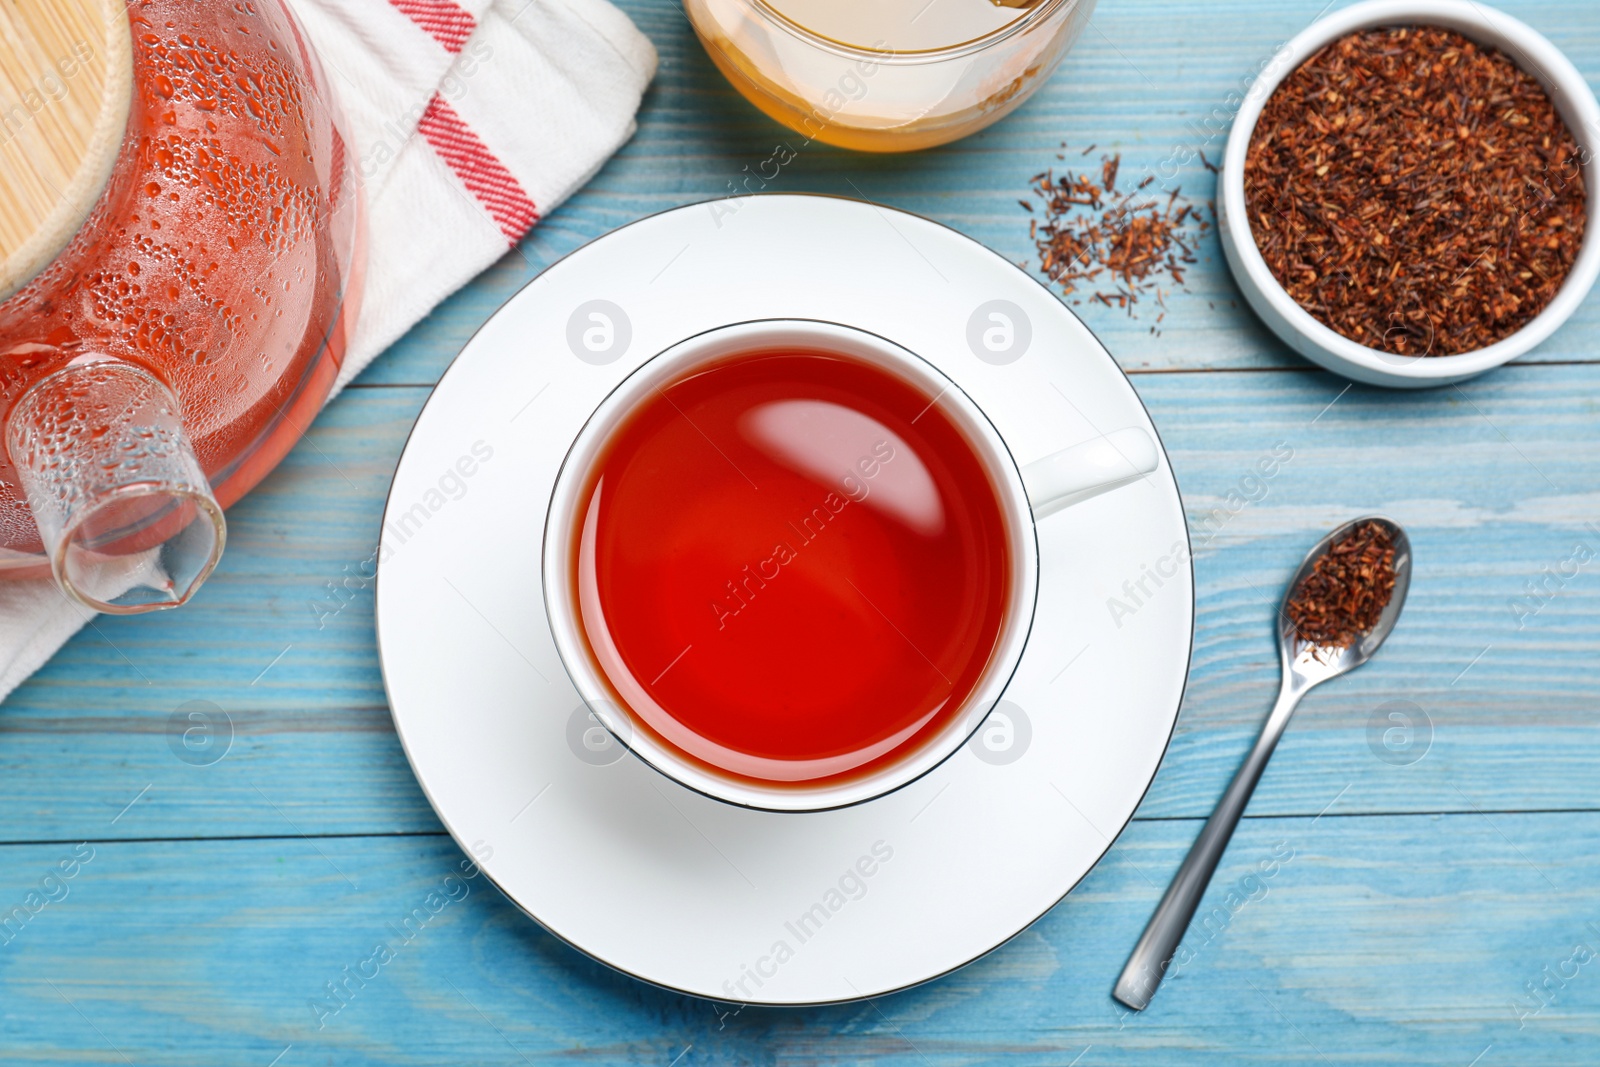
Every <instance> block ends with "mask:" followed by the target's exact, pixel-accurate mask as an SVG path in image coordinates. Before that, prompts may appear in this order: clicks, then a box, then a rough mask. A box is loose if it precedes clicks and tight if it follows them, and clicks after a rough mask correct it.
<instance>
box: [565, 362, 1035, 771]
mask: <svg viewBox="0 0 1600 1067" xmlns="http://www.w3.org/2000/svg"><path fill="white" fill-rule="evenodd" d="M576 514H577V515H578V516H579V517H580V520H579V521H580V522H581V529H580V530H576V531H574V532H573V533H574V538H573V543H574V549H575V550H574V551H573V553H572V556H573V561H572V566H573V567H574V568H575V574H574V579H575V580H574V582H573V588H574V589H575V590H576V599H577V601H578V603H577V613H578V618H579V620H580V625H581V628H582V630H583V632H584V635H585V641H586V644H587V645H588V647H589V651H590V653H591V655H592V656H593V657H594V659H595V661H596V663H597V665H598V666H599V668H600V671H601V673H602V674H603V675H605V677H606V678H607V679H609V680H610V682H611V683H612V687H613V689H614V691H615V693H616V695H617V696H618V698H619V699H620V701H621V702H622V703H623V704H624V706H627V707H628V708H629V709H630V710H631V711H632V712H633V713H634V714H633V716H632V717H633V719H634V720H636V721H637V722H638V723H639V724H641V725H642V726H643V728H645V729H649V730H652V731H653V732H654V733H656V734H657V735H658V736H660V737H661V738H662V740H663V741H665V742H666V743H668V744H672V745H674V746H675V747H677V748H678V749H680V750H681V751H683V752H684V753H685V754H686V755H688V756H690V757H692V758H694V759H697V760H700V761H701V762H703V763H706V764H708V765H710V766H712V767H714V768H716V769H718V770H721V771H724V772H731V773H735V774H742V775H745V776H748V777H751V778H758V779H763V780H767V781H780V782H781V781H790V782H801V781H808V782H809V781H813V780H815V779H819V778H825V777H833V776H839V775H855V774H859V773H868V772H870V771H871V770H873V769H875V768H877V767H878V766H881V765H883V764H884V763H885V762H886V761H889V760H892V759H894V758H895V757H896V756H897V755H899V754H902V753H904V752H905V751H907V750H908V749H911V748H914V747H915V746H917V745H919V744H920V742H921V741H923V740H924V739H926V738H929V737H931V736H933V735H935V734H937V733H938V732H939V731H940V730H941V728H943V727H944V726H945V725H947V724H948V723H949V721H950V720H951V719H952V718H953V717H954V716H955V715H956V714H957V713H958V712H959V711H960V710H961V708H962V705H963V703H964V702H965V700H966V698H967V696H968V695H969V694H970V693H971V692H972V690H973V689H974V688H975V687H976V686H977V684H978V683H979V681H980V679H981V678H982V677H983V675H984V671H985V668H986V667H987V665H988V663H989V660H990V657H991V654H992V653H993V651H994V649H995V646H996V642H997V640H998V637H999V634H1000V630H1001V625H1002V622H1003V620H1004V618H1005V615H1006V611H1007V608H1008V596H1009V593H1008V590H1009V589H1010V582H1011V566H1012V563H1011V560H1010V558H1009V548H1008V539H1007V526H1006V520H1005V517H1004V512H1003V510H1002V506H1001V503H1000V500H999V498H998V496H997V491H996V488H995V486H994V485H993V484H992V483H991V481H990V478H989V475H988V473H987V472H986V470H985V468H984V465H983V462H982V461H981V460H980V458H979V456H978V455H977V454H976V453H975V451H974V448H973V446H972V445H971V444H970V443H969V441H968V439H967V437H966V436H965V434H964V433H963V432H962V430H961V429H960V428H959V427H958V426H957V425H956V424H955V423H954V422H953V421H952V420H951V418H950V417H949V416H948V415H947V414H946V413H945V411H944V409H943V408H942V407H941V405H940V404H938V403H937V402H936V398H934V397H930V396H928V395H926V394H925V393H924V392H923V391H922V389H920V388H919V387H917V386H915V385H913V384H912V383H910V382H908V381H906V380H903V379H902V378H900V377H899V376H897V375H895V374H893V373H891V372H890V371H888V370H886V369H884V368H882V367H880V366H877V365H875V364H872V363H868V362H867V361H865V360H863V359H860V358H857V357H853V356H845V355H841V354H836V353H830V352H810V351H792V350H779V351H759V352H749V353H743V354H739V355H736V356H732V357H724V358H722V359H721V360H719V361H716V362H714V363H711V364H709V365H705V366H701V367H699V368H696V369H694V370H693V371H691V372H687V373H685V374H684V375H682V376H681V377H679V378H678V379H676V380H673V381H671V382H670V383H669V384H667V385H665V386H663V387H661V388H658V389H656V390H654V391H652V392H651V393H649V394H648V395H647V396H646V398H645V399H644V400H642V401H641V402H639V403H638V404H636V405H635V406H634V407H633V408H632V410H630V411H629V412H628V413H627V414H626V415H625V416H623V418H622V420H621V421H620V422H619V423H618V425H617V426H616V427H615V428H614V429H613V430H612V432H611V434H610V436H609V438H608V440H607V442H606V444H605V446H604V447H603V449H602V451H601V453H600V459H599V461H598V462H597V463H596V464H595V465H594V467H593V469H592V470H591V471H590V472H589V476H588V480H587V483H586V488H585V489H584V491H583V493H582V495H581V496H580V504H579V508H578V511H577V513H576Z"/></svg>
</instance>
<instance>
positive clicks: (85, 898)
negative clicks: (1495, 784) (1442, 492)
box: [0, 813, 1600, 1067]
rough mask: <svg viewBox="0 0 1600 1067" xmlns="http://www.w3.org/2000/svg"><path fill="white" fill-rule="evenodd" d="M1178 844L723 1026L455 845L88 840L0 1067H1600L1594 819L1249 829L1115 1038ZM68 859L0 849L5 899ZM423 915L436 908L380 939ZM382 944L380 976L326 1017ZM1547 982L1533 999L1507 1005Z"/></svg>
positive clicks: (1161, 842) (1455, 819) (10, 1022)
mask: <svg viewBox="0 0 1600 1067" xmlns="http://www.w3.org/2000/svg"><path fill="white" fill-rule="evenodd" d="M1197 829H1198V823H1197V821H1194V820H1186V821H1182V822H1155V823H1138V824H1135V826H1134V827H1133V828H1132V829H1131V830H1130V831H1129V832H1128V833H1127V834H1126V835H1125V837H1124V839H1123V840H1122V841H1121V842H1120V843H1119V844H1118V845H1117V847H1116V848H1115V849H1114V851H1113V852H1112V854H1111V856H1110V857H1109V858H1108V860H1107V861H1106V862H1105V863H1103V864H1101V865H1100V867H1098V868H1097V869H1096V870H1095V871H1094V872H1093V873H1092V874H1091V875H1090V876H1089V877H1088V878H1087V879H1086V880H1085V882H1084V884H1083V885H1082V886H1081V887H1079V889H1078V890H1077V891H1076V892H1074V893H1073V894H1072V895H1071V896H1070V897H1069V898H1068V899H1067V901H1066V902H1065V903H1064V904H1063V905H1061V906H1058V907H1057V908H1055V909H1054V910H1053V911H1052V912H1050V913H1049V914H1048V915H1047V916H1046V917H1045V918H1044V919H1043V920H1041V921H1040V922H1039V923H1037V924H1036V925H1035V926H1033V927H1032V928H1031V929H1029V930H1027V931H1026V932H1024V933H1023V934H1022V935H1021V936H1019V937H1018V938H1016V939H1015V940H1014V941H1012V942H1011V943H1010V944H1008V945H1006V946H1004V947H1003V948H1001V949H1000V950H999V951H997V952H995V953H993V954H991V955H990V956H988V957H986V958H984V959H983V960H981V961H979V962H978V963H977V964H975V965H973V966H971V967H969V968H967V969H965V970H962V971H959V972H957V973H955V974H954V975H951V976H949V977H947V978H945V979H943V980H941V981H939V982H935V983H933V984H931V985H928V986H924V987H922V988H919V989H915V990H911V991H908V992H905V993H900V994H896V995H892V996H887V997H883V998H880V999H878V1000H877V1001H875V1002H870V1003H866V1004H857V1005H845V1006H839V1007H829V1008H816V1009H806V1010H770V1009H759V1008H745V1009H744V1010H742V1011H739V1010H737V1008H736V1006H734V1005H719V1004H714V1003H711V1002H707V1001H703V1000H698V999H695V998H690V997H683V996H679V995H676V994H672V993H667V992H663V991H661V990H657V989H654V988H651V987H648V986H645V985H644V984H642V983H639V982H636V981H634V980H632V979H630V978H627V977H624V976H622V975H619V974H617V973H615V972H612V971H610V970H608V969H607V968H605V967H603V966H601V965H600V964H598V963H595V962H593V961H591V960H589V959H587V958H586V957H583V956H581V955H580V954H578V953H577V952H575V951H574V950H572V949H570V948H567V947H566V946H564V945H563V944H562V943H560V942H558V941H557V940H556V939H554V938H553V937H551V936H550V935H548V934H546V933H544V932H543V931H541V930H540V929H539V928H538V927H537V926H536V925H535V924H534V923H532V922H530V921H528V920H526V919H525V918H524V917H523V916H522V915H521V914H520V913H518V912H517V911H516V910H515V909H514V908H513V907H512V906H511V905H509V904H508V903H507V902H505V901H504V900H503V899H502V898H501V897H500V896H498V895H497V894H496V893H494V892H492V891H490V888H489V886H488V885H487V884H486V883H485V881H484V879H483V878H482V877H481V876H480V877H478V878H476V879H473V880H463V881H459V882H452V883H449V884H447V883H446V882H445V879H446V876H447V875H449V874H452V873H457V872H459V867H458V864H459V862H460V861H461V859H462V856H461V854H460V853H459V852H458V851H457V850H456V848H455V846H454V845H453V844H452V843H451V842H450V841H449V840H448V839H447V838H443V837H439V836H422V837H378V838H354V839H347V838H321V839H317V840H305V839H299V838H292V837H291V838H279V839H273V840H252V841H214V842H205V843H198V842H103V841H102V842H98V843H92V844H91V845H89V846H87V847H88V848H92V849H93V856H92V858H91V859H89V860H88V862H87V863H81V862H80V863H79V865H78V866H77V868H76V873H75V875H74V876H73V877H72V878H70V879H62V880H60V881H59V882H52V883H49V884H48V885H47V886H46V888H49V889H50V890H51V892H52V893H53V894H54V895H55V896H57V897H58V898H59V899H57V900H56V901H55V902H53V903H49V904H45V905H43V906H42V907H40V908H39V909H38V912H37V914H34V915H32V916H31V917H29V918H27V919H26V921H18V920H16V919H13V926H12V927H11V928H9V929H8V930H7V931H6V935H5V936H4V940H5V943H4V944H3V945H0V961H3V963H0V991H3V996H0V1047H3V1048H4V1058H5V1060H6V1062H7V1063H8V1064H19V1065H21V1064H45V1063H52V1064H53V1063H59V1062H61V1061H62V1060H67V1059H70V1060H71V1061H73V1062H78V1063H93V1064H122V1063H128V1062H132V1063H152V1062H159V1063H164V1064H194V1065H197V1067H210V1065H213V1064H218V1063H240V1064H257V1065H265V1064H268V1063H272V1062H276V1064H277V1065H278V1067H296V1065H300V1064H311V1063H340V1064H401V1063H406V1064H414V1063H471V1064H492V1063H505V1064H520V1063H546V1062H553V1061H556V1060H558V1059H559V1060H560V1061H561V1062H582V1063H618V1062H636V1063H653V1064H670V1063H673V1062H677V1063H679V1064H739V1065H743V1064H749V1063H798V1064H812V1063H841V1062H863V1061H868V1060H870V1061H872V1062H881V1063H885V1064H890V1065H900V1064H903V1065H906V1067H927V1065H929V1064H934V1065H945V1064H949V1065H952V1067H953V1065H957V1064H988V1063H1002V1062H1004V1063H1017V1064H1055V1065H1065V1064H1068V1063H1071V1062H1073V1061H1074V1058H1075V1057H1079V1056H1081V1057H1082V1059H1081V1060H1079V1061H1078V1062H1081V1063H1083V1064H1085V1065H1088V1064H1111V1063H1125V1064H1139V1065H1154V1067H1159V1065H1164V1064H1174V1065H1176V1064H1183V1065H1188V1064H1192V1063H1195V1062H1197V1061H1199V1060H1201V1059H1204V1060H1206V1061H1208V1062H1217V1063H1229V1064H1307V1063H1321V1062H1324V1061H1325V1062H1328V1063H1335V1062H1339V1063H1373V1062H1382V1063H1394V1064H1458V1065H1461V1067H1466V1065H1467V1064H1469V1063H1472V1062H1474V1057H1477V1056H1480V1055H1481V1056H1482V1058H1481V1059H1480V1060H1478V1061H1477V1062H1478V1063H1479V1065H1480V1067H1490V1065H1495V1064H1507V1063H1542V1064H1563V1065H1579V1064H1583V1065H1587V1064H1591V1063H1592V1062H1593V1053H1594V1047H1595V1045H1594V1043H1595V1040H1596V1031H1597V1029H1600V979H1597V977H1596V975H1595V973H1593V972H1594V971H1595V967H1596V966H1600V965H1597V964H1595V963H1593V962H1592V961H1590V962H1588V963H1587V964H1584V965H1578V964H1574V963H1569V962H1568V961H1570V960H1572V959H1573V952H1574V948H1575V947H1576V946H1577V945H1578V944H1580V943H1586V944H1588V945H1590V946H1593V947H1594V949H1595V950H1596V951H1600V928H1597V926H1596V921H1595V916H1594V889H1593V887H1594V885H1595V883H1596V881H1597V879H1600V859H1597V857H1596V856H1595V854H1594V852H1593V850H1591V849H1581V848H1573V847H1571V845H1572V842H1573V841H1575V840H1593V839H1594V837H1595V836H1596V834H1600V815H1596V814H1594V813H1584V814H1571V813H1566V814H1551V813H1546V814H1520V815H1497V816H1493V817H1485V816H1481V815H1475V814H1468V815H1455V816H1445V817H1429V816H1383V817H1371V818H1339V817H1334V816H1328V817H1325V818H1323V819H1321V820H1313V819H1310V818H1285V819H1256V820H1250V821H1249V822H1248V823H1247V824H1246V825H1245V826H1244V827H1243V828H1242V829H1241V831H1240V833H1239V835H1238V837H1236V838H1235V840H1234V843H1233V845H1232V847H1231V848H1230V850H1229V852H1228V854H1227V856H1226V858H1225V859H1224V861H1223V865H1222V867H1221V869H1220V870H1219V872H1218V877H1217V880H1216V881H1215V882H1214V883H1213V887H1212V892H1211V893H1210V895H1209V896H1208V898H1207V900H1206V902H1205V905H1204V912H1203V914H1206V915H1209V916H1211V919H1210V925H1209V926H1200V927H1196V928H1194V929H1192V930H1191V932H1190V937H1189V939H1188V941H1186V943H1185V945H1186V950H1187V951H1186V952H1184V954H1183V955H1182V956H1181V957H1180V958H1181V959H1182V960H1183V961H1184V962H1183V963H1182V964H1181V965H1180V966H1178V967H1177V969H1176V971H1175V973H1174V975H1173V977H1171V978H1169V980H1168V981H1167V983H1166V985H1165V986H1164V987H1163V988H1162V990H1161V991H1160V993H1159V994H1158V995H1157V997H1156V998H1155V1001H1154V1003H1153V1005H1152V1007H1151V1008H1150V1010H1149V1011H1147V1012H1146V1013H1144V1014H1143V1015H1128V1014H1126V1013H1124V1012H1123V1011H1122V1010H1121V1009H1120V1007H1119V1006H1118V1005H1116V1004H1115V1003H1114V1002H1113V1001H1112V1000H1111V999H1110V997H1109V995H1108V992H1109V989H1110V987H1111V984H1112V982H1113V980H1114V978H1115V976H1116V974H1117V972H1118V971H1119V970H1120V968H1121V965H1122V962H1123V960H1124V958H1125V956H1126V953H1127V951H1128V948H1129V946H1130V945H1131V944H1132V943H1133V941H1134V939H1135V938H1136V937H1137V935H1138V932H1139V930H1140V928H1141V927H1142V924H1143V923H1144V921H1145V919H1146V917H1147V916H1148V914H1149V912H1150V909H1151V908H1152V907H1153V906H1154V903H1155V900H1156V898H1157V895H1158V890H1157V888H1156V887H1157V886H1159V885H1162V884H1164V883H1165V881H1166V879H1167V878H1168V877H1169V876H1170V875H1171V873H1172V871H1173V870H1174V869H1175V867H1176V865H1177V863H1178V861H1179V859H1180V858H1181V856H1182V853H1183V851H1184V849H1185V848H1186V847H1187V846H1188V844H1189V842H1190V840H1191V839H1192V837H1193V835H1194V834H1195V832H1196V831H1197ZM72 849H73V845H72V844H71V843H66V842H63V843H57V844H42V845H32V846H21V847H8V848H5V849H4V850H3V856H4V861H3V863H0V903H3V904H4V905H5V906H6V907H8V908H9V907H11V906H12V905H14V904H20V903H22V902H24V901H25V900H26V899H27V894H28V893H29V892H30V891H36V890H39V889H40V887H41V883H42V882H43V881H44V879H45V877H46V875H47V874H49V873H50V872H51V871H54V870H56V869H57V864H58V863H60V862H61V861H62V860H64V859H65V860H69V861H71V860H72V859H73V854H72ZM82 854H87V851H86V850H84V851H83V852H81V853H80V855H82ZM572 876H573V877H574V878H582V877H584V876H585V874H584V872H581V871H574V872H572ZM441 891H447V892H449V893H450V895H452V896H454V897H455V898H457V899H455V900H453V901H452V902H450V903H448V904H444V905H442V906H441V908H440V910H439V911H438V912H437V913H436V914H433V915H431V916H430V917H429V919H428V921H427V922H426V923H417V924H415V925H414V926H413V928H412V936H411V937H410V938H409V939H407V938H406V937H405V936H404V933H405V931H404V930H401V932H400V933H399V934H397V933H396V930H397V929H400V928H401V924H402V922H403V921H404V920H405V919H406V917H407V916H408V915H410V914H411V913H412V910H413V909H415V908H426V901H427V899H428V896H429V894H430V892H441ZM642 891H646V892H647V891H648V890H647V888H645V889H643V890H642ZM63 893H64V894H65V895H64V897H63V895H62V894H63ZM425 914H426V912H425ZM380 943H382V944H384V945H385V946H387V947H388V948H389V950H390V952H391V953H392V958H391V959H390V960H389V961H388V962H387V963H386V964H384V965H382V966H381V967H378V968H376V974H374V973H373V971H374V968H373V967H372V966H367V967H366V968H365V970H366V973H367V975H368V978H367V979H366V980H365V981H359V982H357V981H352V982H351V983H350V984H349V985H348V986H347V987H346V988H347V990H348V992H347V994H346V996H345V997H344V999H343V1001H342V1002H341V1001H340V1000H331V999H325V998H328V992H327V984H328V983H330V982H334V983H338V982H343V981H344V979H345V973H346V972H345V968H350V969H351V970H352V971H355V970H357V969H358V968H360V967H361V966H362V963H363V961H365V960H368V959H371V958H372V957H373V954H374V950H375V948H376V946H377V945H378V944H380ZM1546 968H1549V969H1550V971H1549V972H1547V971H1546ZM1547 973H1553V974H1555V975H1556V976H1557V977H1556V978H1555V979H1554V980H1553V981H1552V982H1551V985H1550V987H1549V989H1550V991H1549V994H1548V1003H1545V1002H1544V1001H1542V1000H1535V999H1532V998H1531V997H1530V996H1529V994H1528V991H1527V983H1530V982H1533V983H1541V982H1543V981H1545V980H1546V979H1545V977H1544V976H1545V975H1546V974H1547ZM1562 975H1564V976H1565V977H1564V978H1563V977H1562ZM314 1000H323V1001H324V1006H323V1008H322V1009H321V1010H317V1009H314V1008H313V1007H312V1003H313V1001H314ZM330 1005H331V1006H330ZM1535 1007H1538V1008H1539V1009H1540V1010H1538V1012H1537V1014H1530V1013H1532V1012H1533V1011H1534V1008H1535ZM319 1024H320V1028H319ZM113 1046H114V1047H113ZM686 1049H687V1050H689V1051H687V1052H686V1051H685V1050H686ZM1486 1049H1487V1050H1488V1051H1487V1052H1485V1050H1486ZM274 1057H280V1058H279V1059H277V1060H276V1061H274Z"/></svg>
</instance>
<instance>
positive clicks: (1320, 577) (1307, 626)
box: [1286, 521, 1394, 648]
mask: <svg viewBox="0 0 1600 1067" xmlns="http://www.w3.org/2000/svg"><path fill="white" fill-rule="evenodd" d="M1393 596H1394V540H1393V538H1391V537H1390V535H1389V528H1388V527H1387V526H1384V525H1382V524H1381V523H1376V522H1371V521H1368V522H1364V523H1361V524H1360V525H1359V526H1356V527H1355V528H1354V529H1352V530H1351V531H1350V532H1349V533H1347V534H1345V535H1344V536H1343V537H1341V538H1339V540H1337V541H1335V542H1334V543H1333V544H1332V545H1331V546H1329V548H1328V551H1327V553H1326V554H1325V555H1323V557H1322V558H1321V559H1319V560H1317V562H1316V565H1315V566H1314V567H1313V568H1312V570H1311V573H1310V574H1308V575H1306V577H1305V580H1304V581H1303V582H1301V583H1300V588H1298V589H1296V590H1295V592H1294V596H1292V597H1290V598H1289V605H1288V608H1287V609H1286V610H1287V611H1288V614H1289V621H1290V622H1291V623H1293V624H1294V631H1295V634H1296V635H1298V636H1299V638H1300V640H1302V641H1305V642H1308V643H1309V644H1313V645H1318V646H1321V647H1324V648H1349V647H1350V646H1351V645H1352V644H1354V643H1355V641H1356V639H1357V638H1359V637H1361V636H1362V635H1363V634H1365V633H1367V631H1369V630H1371V629H1372V628H1373V627H1374V626H1376V625H1377V624H1378V616H1380V615H1382V614H1383V609H1384V608H1385V607H1387V606H1388V605H1389V600H1390V598H1392V597H1393Z"/></svg>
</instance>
